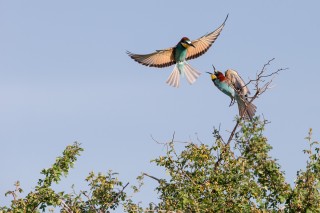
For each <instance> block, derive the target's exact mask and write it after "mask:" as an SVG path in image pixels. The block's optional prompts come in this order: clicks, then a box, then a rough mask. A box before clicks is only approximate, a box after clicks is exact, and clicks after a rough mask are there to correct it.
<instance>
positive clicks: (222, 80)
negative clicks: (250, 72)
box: [207, 67, 257, 120]
mask: <svg viewBox="0 0 320 213" xmlns="http://www.w3.org/2000/svg"><path fill="white" fill-rule="evenodd" d="M213 68H214V67H213ZM207 73H209V74H210V75H211V80H212V81H213V83H214V85H215V86H216V87H217V88H218V89H219V90H220V91H221V92H223V93H224V94H226V95H228V96H229V97H230V98H231V103H230V106H231V105H232V104H233V103H234V101H237V103H238V109H239V115H240V117H244V118H245V119H250V120H251V119H252V118H253V116H254V115H255V113H256V109H257V107H256V106H255V105H253V104H252V103H250V102H249V100H248V94H250V91H249V89H248V87H247V86H246V84H245V83H244V81H243V80H242V78H241V77H240V76H239V75H238V73H237V72H236V71H235V70H232V69H228V70H227V71H226V72H225V75H223V73H222V72H220V71H217V70H216V69H215V68H214V73H211V72H207Z"/></svg>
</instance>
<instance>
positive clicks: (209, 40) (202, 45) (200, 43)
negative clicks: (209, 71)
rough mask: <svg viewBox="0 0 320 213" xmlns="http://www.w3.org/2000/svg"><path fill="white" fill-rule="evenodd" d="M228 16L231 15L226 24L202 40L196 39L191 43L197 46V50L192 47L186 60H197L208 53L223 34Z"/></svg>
mask: <svg viewBox="0 0 320 213" xmlns="http://www.w3.org/2000/svg"><path fill="white" fill-rule="evenodd" d="M228 16H229V15H227V17H226V19H225V20H224V22H223V23H222V24H221V25H220V27H218V28H217V29H216V30H215V31H213V32H211V33H208V34H206V35H204V36H202V37H201V38H199V39H196V40H194V41H192V42H191V43H192V44H193V45H194V46H195V48H192V47H190V48H188V50H187V57H186V60H190V59H194V58H197V57H199V56H201V55H203V54H204V53H205V52H207V51H208V49H209V48H210V47H211V46H212V44H213V43H214V42H215V40H216V39H217V38H218V36H219V35H220V33H221V31H222V29H223V27H224V25H225V23H226V21H227V19H228Z"/></svg>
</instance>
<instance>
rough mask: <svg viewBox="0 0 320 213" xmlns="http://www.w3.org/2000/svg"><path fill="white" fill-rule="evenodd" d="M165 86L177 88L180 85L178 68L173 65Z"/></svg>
mask: <svg viewBox="0 0 320 213" xmlns="http://www.w3.org/2000/svg"><path fill="white" fill-rule="evenodd" d="M166 83H167V84H169V85H170V86H173V87H176V88H178V87H179V85H180V71H179V69H178V66H177V65H175V66H174V69H173V71H172V73H171V74H170V76H169V78H168V79H167V81H166Z"/></svg>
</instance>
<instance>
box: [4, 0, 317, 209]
mask: <svg viewBox="0 0 320 213" xmlns="http://www.w3.org/2000/svg"><path fill="white" fill-rule="evenodd" d="M319 8H320V3H319V2H318V1H316V0H314V1H308V2H307V3H306V2H302V1H295V2H293V1H289V0H283V1H275V0H272V1H264V2H261V1H259V2H258V1H241V2H240V1H235V0H234V1H227V2H221V1H194V2H191V1H189V2H187V1H168V0H164V1H159V2H156V1H147V0H143V1H90V2H89V1H75V0H70V1H60V0H57V1H40V0H38V1H35V0H33V1H5V0H0V28H1V33H0V117H1V119H0V144H1V155H0V160H1V162H2V163H1V164H0V165H1V171H2V172H1V176H0V182H1V184H0V194H1V199H0V205H6V204H8V199H7V198H4V193H5V192H6V191H7V190H9V189H12V188H13V183H14V182H15V181H16V180H20V181H21V185H22V187H23V188H24V190H25V191H27V192H28V191H30V190H31V189H32V188H33V187H34V186H35V185H36V182H37V180H38V179H39V178H40V177H41V175H40V174H39V172H40V171H41V169H42V168H46V167H49V166H50V165H51V164H52V163H53V162H54V160H55V157H57V156H58V155H60V154H61V152H62V151H63V149H64V148H65V147H66V146H67V145H69V144H71V143H73V142H74V141H78V142H80V143H82V146H83V147H84V149H85V151H84V153H83V154H82V156H81V157H80V158H79V160H78V162H77V163H76V165H75V168H74V169H73V170H71V172H70V175H69V176H68V178H67V179H63V181H62V183H61V186H58V187H57V189H63V190H66V191H68V190H69V187H70V186H71V184H72V183H74V184H75V185H76V186H78V188H81V187H83V186H84V185H85V183H84V181H83V180H84V179H85V177H86V175H88V173H89V172H90V171H92V170H93V171H95V172H98V171H100V172H107V171H108V170H109V169H112V170H114V171H116V172H119V173H120V179H122V180H123V181H124V182H127V181H129V182H130V183H132V184H133V183H135V177H136V176H138V175H139V174H140V173H141V172H147V173H150V174H152V175H155V176H157V177H166V174H165V172H164V171H163V170H162V169H160V168H157V167H155V165H154V164H151V163H150V160H151V159H154V158H156V157H157V156H159V155H161V154H164V151H165V150H164V149H163V147H161V146H160V145H158V144H156V143H155V142H154V141H153V140H152V138H151V135H152V136H153V137H154V138H155V139H157V140H158V141H163V142H165V141H169V140H170V139H171V137H172V134H173V132H175V133H176V139H177V140H179V141H190V140H193V141H196V137H199V138H200V139H201V141H202V142H204V143H208V144H211V143H212V142H213V139H212V135H211V132H212V130H213V126H218V125H219V124H221V129H222V130H223V132H224V134H225V135H227V132H226V131H224V130H230V129H232V127H233V125H234V123H233V120H234V117H235V115H236V113H237V108H236V107H235V106H233V107H231V108H229V107H228V105H229V99H228V97H226V96H225V95H223V94H222V93H221V92H219V91H218V90H217V89H216V88H215V87H214V86H213V84H212V82H211V80H210V77H209V76H208V75H207V74H205V72H207V71H212V68H211V64H214V65H215V66H216V67H217V68H218V69H220V70H223V71H224V70H226V69H229V68H232V69H235V70H237V71H238V72H239V73H240V74H241V76H242V77H243V79H245V80H248V79H249V78H254V76H255V74H256V72H257V71H259V70H260V69H261V67H262V66H263V64H264V63H266V62H267V61H268V60H269V59H271V58H276V60H275V61H274V62H272V65H271V66H270V67H269V68H268V70H269V71H270V72H272V71H275V70H277V69H278V68H286V67H288V68H289V70H287V71H284V72H282V73H281V74H280V75H278V76H276V78H275V79H274V87H273V88H272V89H271V90H269V91H268V92H267V93H266V94H264V95H263V96H261V98H260V99H258V100H257V101H256V102H255V104H256V105H257V107H258V111H257V114H259V115H262V114H263V115H264V117H265V118H266V119H268V120H269V121H271V123H270V124H269V125H268V126H267V129H266V132H265V134H266V135H267V137H268V138H269V143H270V144H271V145H272V146H273V148H274V149H273V150H272V152H271V155H272V156H273V157H275V158H277V159H279V163H280V164H281V165H282V169H283V170H284V171H285V172H286V178H287V180H288V181H289V182H290V183H292V182H293V181H294V179H295V175H296V171H297V170H298V169H300V168H303V167H304V166H305V160H306V157H305V156H304V155H303V153H302V149H304V148H305V147H307V144H306V143H305V141H304V137H305V136H306V135H307V132H308V129H309V128H310V127H312V128H313V129H314V139H319V136H320V125H319V122H318V120H319V115H320V114H319V108H320V100H319V94H318V84H317V83H318V79H319V77H320V74H319V73H320V72H319V70H318V69H319V67H320V66H319V62H320V60H319V50H320V42H319V38H320V28H319V26H320V14H319V12H318V9H319ZM227 14H229V19H228V21H227V23H226V26H225V28H224V30H223V32H222V33H221V35H220V37H219V38H218V39H217V41H216V42H215V43H214V45H213V47H212V48H211V49H210V50H209V51H208V52H207V53H206V54H205V55H203V56H202V57H200V58H198V59H196V60H192V61H190V64H191V65H192V66H193V67H194V68H196V69H197V70H199V71H201V72H202V73H203V74H202V75H201V76H200V78H199V79H198V80H197V81H196V83H195V84H194V85H192V86H190V85H188V83H187V82H186V80H185V79H183V81H182V85H181V87H180V88H179V89H175V88H171V87H169V86H168V85H167V84H166V83H165V81H166V79H167V77H168V76H169V74H170V72H171V71H172V69H173V67H169V68H164V69H157V68H149V67H145V66H142V65H140V64H138V63H136V62H134V61H133V60H131V59H130V58H129V57H128V56H127V55H126V54H125V52H126V50H129V51H132V52H134V53H150V52H153V51H154V50H156V49H163V48H168V47H172V46H174V45H175V44H176V43H177V42H178V41H179V40H180V39H181V37H183V36H187V37H189V38H190V39H191V40H193V39H197V38H199V37H200V36H202V35H204V34H205V33H207V32H211V31H212V30H214V29H216V28H217V27H218V26H219V25H220V24H221V23H222V22H223V20H224V19H225V17H226V15H227ZM154 186H155V183H154V181H153V180H148V179H147V180H146V185H145V186H144V188H143V190H142V192H141V193H140V194H139V195H138V196H137V198H136V199H137V200H143V201H144V202H145V203H147V202H149V201H154V200H156V198H157V195H156V193H154V192H153V188H154Z"/></svg>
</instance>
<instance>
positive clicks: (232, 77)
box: [225, 69, 250, 95]
mask: <svg viewBox="0 0 320 213" xmlns="http://www.w3.org/2000/svg"><path fill="white" fill-rule="evenodd" d="M225 76H226V78H227V79H228V80H229V81H230V83H231V84H232V86H233V87H234V88H235V89H236V90H238V91H240V94H241V95H247V94H250V91H249V89H248V87H247V86H246V84H245V83H244V81H243V80H242V78H241V77H240V76H239V75H238V73H237V71H235V70H232V69H228V70H227V71H226V73H225Z"/></svg>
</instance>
